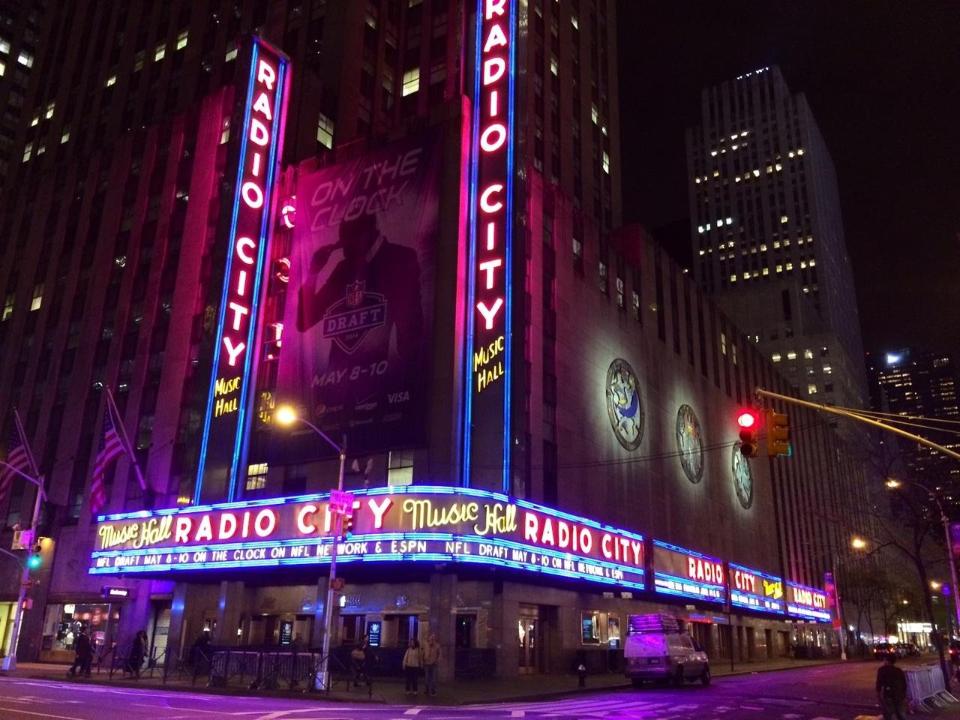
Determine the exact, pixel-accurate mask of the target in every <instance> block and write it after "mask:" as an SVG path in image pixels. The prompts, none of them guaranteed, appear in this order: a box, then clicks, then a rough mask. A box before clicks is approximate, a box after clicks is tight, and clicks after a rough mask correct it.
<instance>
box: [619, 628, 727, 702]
mask: <svg viewBox="0 0 960 720" xmlns="http://www.w3.org/2000/svg"><path fill="white" fill-rule="evenodd" d="M648 617H649V616H648ZM633 618H634V616H631V618H630V620H631V622H630V623H629V625H628V634H627V641H626V644H625V645H624V649H623V659H624V666H625V674H626V676H627V677H628V678H630V680H632V681H633V684H634V685H640V684H641V683H642V682H643V681H644V680H665V681H668V682H673V683H675V684H677V685H682V684H683V683H684V682H686V681H687V680H699V681H700V682H701V683H703V684H704V685H709V684H710V661H709V659H708V658H707V654H706V653H705V652H703V651H702V650H701V649H700V648H699V647H698V646H697V645H696V644H695V643H694V641H693V638H691V637H690V636H689V635H688V634H686V633H681V632H679V631H678V630H676V629H674V628H675V625H676V621H674V623H673V627H671V625H670V624H669V623H667V624H664V626H662V627H661V628H655V627H651V625H652V623H649V622H646V623H643V622H641V623H637V622H634V621H633ZM638 625H640V626H643V625H645V626H646V627H642V629H637V628H638Z"/></svg>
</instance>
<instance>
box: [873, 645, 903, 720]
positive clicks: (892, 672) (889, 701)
mask: <svg viewBox="0 0 960 720" xmlns="http://www.w3.org/2000/svg"><path fill="white" fill-rule="evenodd" d="M877 699H878V700H879V701H880V709H881V710H882V711H883V720H894V719H896V720H906V716H905V713H904V703H905V701H906V699H907V676H906V675H905V674H904V672H903V670H901V669H900V668H898V667H897V655H896V653H893V652H891V653H888V654H887V658H886V660H885V661H884V663H883V665H881V666H880V669H879V670H877Z"/></svg>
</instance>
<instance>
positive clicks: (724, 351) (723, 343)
mask: <svg viewBox="0 0 960 720" xmlns="http://www.w3.org/2000/svg"><path fill="white" fill-rule="evenodd" d="M720 352H721V353H722V354H724V355H726V354H727V334H726V333H724V332H722V333H720Z"/></svg>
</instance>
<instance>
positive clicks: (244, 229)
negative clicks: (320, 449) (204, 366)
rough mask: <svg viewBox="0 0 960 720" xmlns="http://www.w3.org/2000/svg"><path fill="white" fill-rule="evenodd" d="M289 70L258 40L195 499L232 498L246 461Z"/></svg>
mask: <svg viewBox="0 0 960 720" xmlns="http://www.w3.org/2000/svg"><path fill="white" fill-rule="evenodd" d="M289 74H290V72H289V61H288V60H287V58H286V57H285V56H284V55H283V54H281V53H280V52H278V51H277V50H275V49H273V48H271V47H270V46H269V45H267V44H266V43H264V42H263V41H262V40H260V39H259V38H256V37H255V38H254V39H253V46H252V48H251V54H250V71H249V74H248V76H247V78H246V79H247V86H246V89H245V92H244V93H242V96H241V100H240V102H242V103H243V105H242V110H243V112H242V117H243V123H242V129H241V133H240V135H239V137H238V138H237V139H236V142H237V143H238V144H239V152H238V161H237V176H236V186H235V189H234V197H233V208H232V215H231V221H230V230H229V234H228V239H227V253H226V267H225V268H224V273H223V291H222V294H221V297H220V309H219V313H218V316H217V321H216V322H217V324H216V343H215V346H214V350H213V363H212V372H211V376H210V389H209V395H208V400H207V408H206V414H205V418H204V424H203V435H202V438H201V449H200V458H199V463H198V469H197V482H196V490H195V492H194V502H200V499H201V496H207V497H213V498H221V497H224V496H226V497H227V498H228V499H231V500H232V499H233V498H234V495H235V488H236V485H237V473H238V468H240V467H242V466H243V462H244V458H243V455H244V454H245V442H246V435H247V430H248V427H249V421H250V417H249V414H248V412H247V410H248V408H249V407H250V405H251V394H252V390H253V383H252V382H251V369H252V368H255V367H256V365H257V354H258V351H257V348H259V346H260V342H259V341H258V335H259V325H260V323H259V312H260V304H261V301H262V297H263V294H264V292H265V289H266V283H264V282H263V276H264V265H265V258H267V257H269V256H268V254H267V250H268V245H269V242H270V235H271V229H272V227H271V226H272V218H273V216H274V212H273V210H274V201H275V198H274V192H273V189H274V178H275V174H276V170H277V165H278V163H279V159H280V153H281V149H282V146H283V127H284V115H285V102H286V95H287V88H288V85H289ZM205 484H206V485H207V491H206V492H204V485H205Z"/></svg>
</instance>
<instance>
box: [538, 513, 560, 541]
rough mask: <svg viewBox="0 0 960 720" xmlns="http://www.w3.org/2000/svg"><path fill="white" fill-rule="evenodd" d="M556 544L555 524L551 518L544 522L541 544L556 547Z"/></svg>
mask: <svg viewBox="0 0 960 720" xmlns="http://www.w3.org/2000/svg"><path fill="white" fill-rule="evenodd" d="M556 542H557V541H556V538H554V537H553V523H552V522H551V521H550V518H546V519H544V521H543V530H541V531H540V544H541V545H555V544H556Z"/></svg>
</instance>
